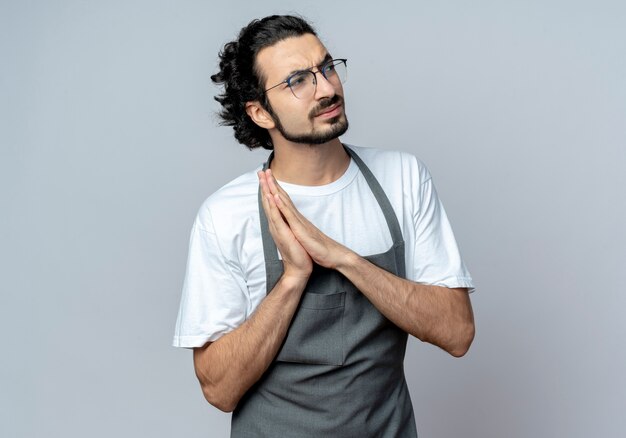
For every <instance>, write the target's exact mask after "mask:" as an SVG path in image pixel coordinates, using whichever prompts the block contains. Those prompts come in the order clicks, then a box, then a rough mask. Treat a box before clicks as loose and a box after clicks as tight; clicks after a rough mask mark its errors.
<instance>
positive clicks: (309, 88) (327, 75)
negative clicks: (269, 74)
mask: <svg viewBox="0 0 626 438" xmlns="http://www.w3.org/2000/svg"><path fill="white" fill-rule="evenodd" d="M347 61H348V60H347V59H331V60H330V61H326V62H325V63H323V64H322V65H320V66H318V69H317V71H313V70H312V69H308V70H301V71H298V72H295V73H294V74H292V75H291V76H289V77H288V78H287V79H285V80H284V81H282V82H281V83H279V84H276V85H274V86H273V87H270V88H268V89H267V90H265V91H264V93H267V92H268V91H270V90H272V89H274V88H276V87H279V86H281V85H282V84H287V85H288V86H289V88H290V89H291V92H292V93H293V95H294V96H295V97H297V98H298V99H308V98H310V97H311V96H313V95H314V94H315V90H316V89H317V73H321V74H322V76H324V79H326V80H327V81H328V82H330V83H331V84H334V85H339V84H343V83H344V82H345V81H346V79H347V78H348V70H347V67H346V62H347Z"/></svg>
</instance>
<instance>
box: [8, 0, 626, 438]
mask: <svg viewBox="0 0 626 438" xmlns="http://www.w3.org/2000/svg"><path fill="white" fill-rule="evenodd" d="M624 5H625V4H624V3H623V2H621V1H609V0H599V1H595V2H583V1H565V0H543V1H521V0H520V1H495V0H494V1H487V0H478V1H473V2H466V1H460V0H455V1H452V0H451V1H423V0H420V1H414V2H408V1H407V2H397V1H395V2H394V1H385V2H375V3H374V2H372V3H369V2H356V1H353V2H339V1H324V0H318V1H314V2H312V1H311V2H309V1H301V2H299V3H297V4H296V3H294V2H292V1H265V2H252V1H250V2H236V1H233V2H228V3H227V2H209V1H164V0H158V1H147V0H143V1H139V0H131V1H109V2H96V1H70V0H67V1H12V2H10V1H8V0H2V1H1V2H0V55H1V56H0V92H1V94H0V145H1V149H0V154H1V155H0V196H1V198H0V200H1V201H2V203H1V215H0V266H1V268H0V269H1V272H0V274H1V275H0V287H1V289H2V290H1V294H0V312H1V315H0V324H1V326H0V328H1V329H2V333H4V335H5V341H4V346H3V349H2V360H1V361H0V376H1V377H0V378H1V379H2V384H1V389H0V435H1V436H3V437H63V438H70V437H94V438H96V437H112V436H115V437H135V436H139V437H183V436H184V437H222V436H227V434H228V429H229V422H230V417H229V415H227V414H223V413H221V412H219V411H218V410H216V409H214V408H212V407H211V406H209V405H208V404H207V403H206V402H205V401H204V398H203V397H202V394H201V391H200V388H199V386H198V384H197V381H196V379H195V375H194V371H193V366H192V355H191V351H190V350H178V349H174V348H173V347H171V346H170V344H171V338H172V335H173V331H174V323H175V319H176V313H177V310H178V302H179V299H180V290H181V286H182V280H183V274H184V267H185V262H186V253H187V240H188V236H189V231H190V229H191V224H192V221H193V218H194V216H195V213H196V211H197V209H198V207H199V206H200V204H201V202H202V201H203V200H204V199H205V198H206V197H207V196H208V195H209V194H210V193H212V192H213V191H214V190H216V189H217V188H218V187H220V186H221V185H223V184H225V183H226V182H228V181H229V180H231V179H233V178H235V177H236V176H238V175H239V174H241V173H243V172H245V171H247V170H250V169H252V168H253V167H254V166H256V165H257V164H259V163H260V162H262V161H263V160H264V159H265V157H266V155H267V153H266V152H265V151H260V152H249V151H248V150H247V149H246V148H245V147H243V146H241V145H239V144H237V143H236V141H235V140H234V138H233V136H232V131H231V129H230V128H222V127H218V126H217V118H216V117H215V115H214V113H215V111H216V110H217V109H218V107H217V104H216V102H214V101H213V96H214V95H215V94H216V92H217V91H218V90H217V89H216V88H215V87H214V86H213V85H212V83H211V82H210V80H209V76H210V75H211V74H212V73H214V72H215V71H216V66H217V53H218V51H219V50H220V48H221V46H222V45H223V44H224V43H226V42H228V41H230V40H231V39H232V38H234V37H235V36H236V34H237V33H238V31H239V29H240V28H241V27H242V26H244V25H245V24H247V23H248V22H249V21H250V20H251V19H252V18H257V17H262V16H265V15H269V14H272V13H288V12H297V13H300V14H302V15H304V16H305V17H307V18H309V19H310V20H311V21H312V22H313V23H314V25H315V26H316V28H317V30H318V31H319V33H320V36H321V37H322V40H323V41H324V42H325V43H326V45H327V46H328V47H329V49H330V50H331V52H332V53H333V55H335V56H338V57H346V58H348V59H349V61H348V66H349V67H348V68H349V79H348V82H347V83H346V85H345V88H346V105H347V113H348V116H349V119H350V123H351V128H350V131H349V132H348V133H347V135H346V136H345V137H343V139H344V140H345V141H346V142H348V143H352V144H357V145H362V146H376V147H384V148H390V149H401V150H406V151H410V152H412V153H414V154H415V155H417V156H418V157H420V158H421V159H422V160H423V161H424V162H425V163H426V164H427V165H428V167H429V168H430V170H431V173H432V174H433V176H434V181H435V183H436V185H437V188H438V190H439V194H440V197H441V198H442V200H443V202H444V205H445V206H446V209H447V212H448V215H449V217H450V220H451V222H452V225H453V227H454V230H455V233H456V236H457V240H458V242H459V245H460V247H461V251H462V253H463V256H464V259H465V261H466V263H467V265H468V267H469V269H470V271H471V273H472V274H473V277H474V280H475V282H476V285H477V288H478V289H477V292H476V293H475V294H474V295H473V296H472V300H473V305H474V311H475V316H476V325H477V335H476V340H475V341H474V344H473V346H472V348H471V350H470V352H469V353H468V355H467V356H466V357H464V358H462V359H454V358H452V357H451V356H448V355H446V354H445V353H444V352H442V351H440V350H438V349H436V348H435V347H432V346H428V345H426V344H422V343H421V342H419V341H416V340H412V341H411V342H410V344H409V349H408V353H407V360H406V371H407V375H408V380H409V385H410V390H411V395H412V399H413V402H414V405H415V412H416V418H417V423H418V430H419V433H420V437H460V436H463V437H471V438H487V437H507V438H517V437H520V438H521V437H533V438H535V437H565V436H567V437H589V436H594V437H623V436H626V420H625V415H624V406H626V400H625V398H626V381H625V380H626V379H625V378H624V369H626V349H625V348H624V339H625V335H626V321H625V320H624V318H623V316H622V315H623V313H624V307H625V304H626V298H625V293H624V291H622V290H621V289H622V286H621V283H622V281H621V280H622V279H623V274H619V273H620V272H622V273H623V272H624V265H625V264H626V250H625V246H626V237H625V233H624V223H625V219H626V218H625V216H626V202H625V194H624V191H625V190H624V187H626V177H625V172H624V167H625V164H626V153H625V147H626V123H625V122H626V86H625V78H626V56H625V54H626V25H625V23H626V6H624Z"/></svg>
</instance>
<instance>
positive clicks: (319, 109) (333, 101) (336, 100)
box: [309, 94, 343, 120]
mask: <svg viewBox="0 0 626 438" xmlns="http://www.w3.org/2000/svg"><path fill="white" fill-rule="evenodd" d="M338 103H341V104H342V103H343V97H341V96H340V95H338V94H335V95H334V96H333V97H330V98H326V99H324V100H321V101H320V103H319V104H318V105H317V106H316V107H315V108H313V109H312V110H311V112H310V113H309V118H310V119H311V120H312V119H313V118H314V117H315V116H317V115H318V114H320V113H322V112H323V111H324V110H325V109H326V108H328V107H330V106H333V105H335V104H338Z"/></svg>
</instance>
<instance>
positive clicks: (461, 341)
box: [448, 321, 476, 357]
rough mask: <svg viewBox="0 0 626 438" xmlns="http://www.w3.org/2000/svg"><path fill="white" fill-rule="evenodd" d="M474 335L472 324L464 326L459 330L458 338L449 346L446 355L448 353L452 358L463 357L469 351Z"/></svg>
mask: <svg viewBox="0 0 626 438" xmlns="http://www.w3.org/2000/svg"><path fill="white" fill-rule="evenodd" d="M475 334H476V329H475V327H474V322H473V321H471V322H469V323H467V324H464V326H463V328H461V329H460V330H459V332H458V336H457V337H456V339H455V342H454V344H453V345H451V347H450V349H449V350H448V353H450V354H451V355H452V356H454V357H463V356H465V354H466V353H467V352H468V351H469V348H470V346H471V345H472V342H473V341H474V335H475Z"/></svg>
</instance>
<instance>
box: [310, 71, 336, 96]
mask: <svg viewBox="0 0 626 438" xmlns="http://www.w3.org/2000/svg"><path fill="white" fill-rule="evenodd" d="M315 81H316V86H315V99H316V100H319V99H322V98H325V97H333V96H334V95H335V94H337V90H336V89H335V86H334V85H333V84H332V83H331V82H330V81H329V80H328V79H326V78H325V77H324V75H323V74H322V73H321V72H320V71H317V72H315Z"/></svg>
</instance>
